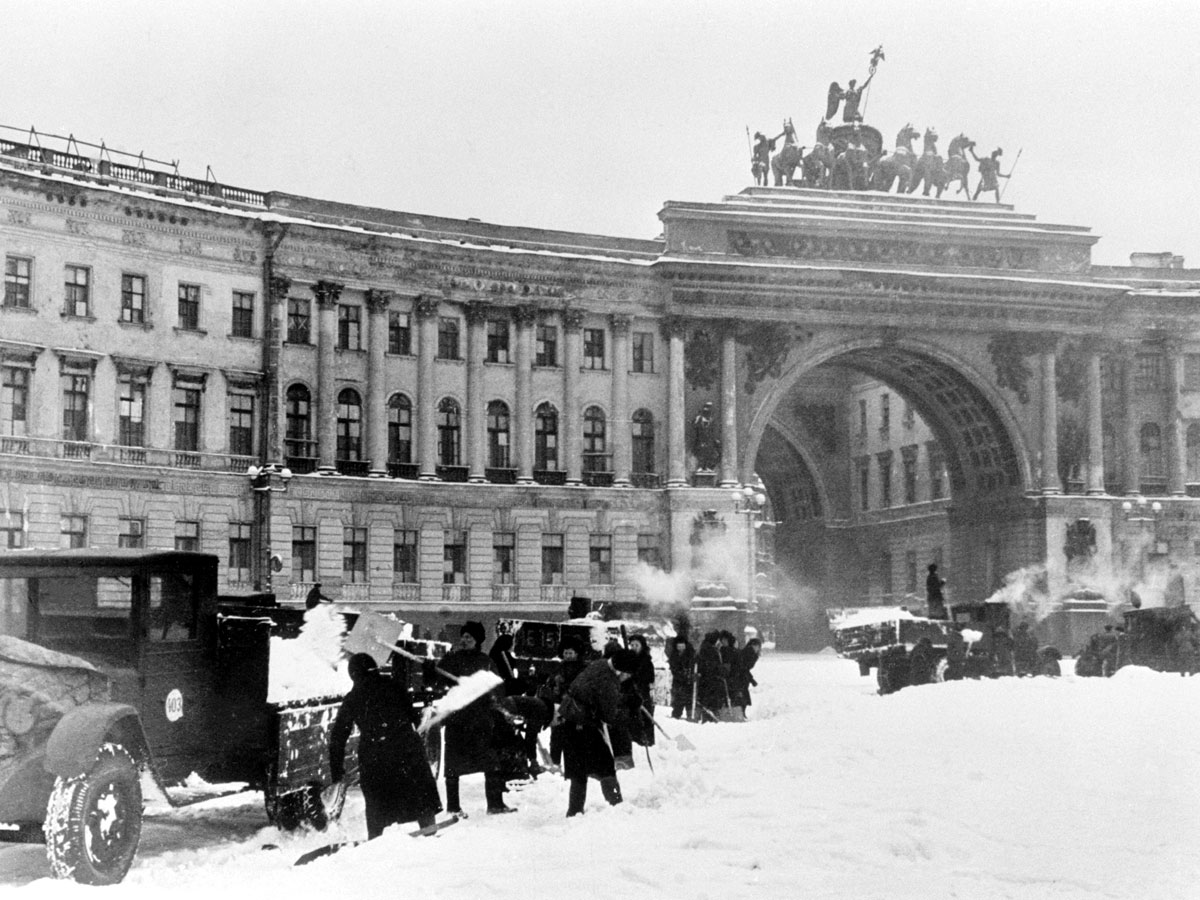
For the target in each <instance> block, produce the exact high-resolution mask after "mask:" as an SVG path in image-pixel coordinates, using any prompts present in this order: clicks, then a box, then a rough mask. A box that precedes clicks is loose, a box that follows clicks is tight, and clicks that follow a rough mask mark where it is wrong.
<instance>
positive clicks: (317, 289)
mask: <svg viewBox="0 0 1200 900" xmlns="http://www.w3.org/2000/svg"><path fill="white" fill-rule="evenodd" d="M344 287H345V285H344V284H339V283H338V282H336V281H324V280H321V281H318V282H317V283H316V284H314V285H313V286H312V292H313V294H315V295H316V298H317V306H323V307H330V306H333V305H334V304H335V303H337V302H338V298H340V297H341V296H342V289H343V288H344Z"/></svg>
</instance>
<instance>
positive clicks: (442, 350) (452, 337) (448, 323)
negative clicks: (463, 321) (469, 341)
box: [437, 316, 460, 359]
mask: <svg viewBox="0 0 1200 900" xmlns="http://www.w3.org/2000/svg"><path fill="white" fill-rule="evenodd" d="M437 355H438V359H459V358H460V357H459V355H458V319H456V318H454V317H453V316H439V317H438V352H437Z"/></svg>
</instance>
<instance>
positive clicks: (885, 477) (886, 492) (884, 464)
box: [876, 450, 892, 509]
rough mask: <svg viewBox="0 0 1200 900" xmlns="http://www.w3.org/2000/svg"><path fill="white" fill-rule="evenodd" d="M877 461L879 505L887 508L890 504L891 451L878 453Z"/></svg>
mask: <svg viewBox="0 0 1200 900" xmlns="http://www.w3.org/2000/svg"><path fill="white" fill-rule="evenodd" d="M876 460H877V461H878V462H879V505H880V506H881V507H883V508H884V509H887V508H888V507H890V506H891V505H892V453H891V451H890V450H889V451H888V452H887V453H880V454H878V456H876Z"/></svg>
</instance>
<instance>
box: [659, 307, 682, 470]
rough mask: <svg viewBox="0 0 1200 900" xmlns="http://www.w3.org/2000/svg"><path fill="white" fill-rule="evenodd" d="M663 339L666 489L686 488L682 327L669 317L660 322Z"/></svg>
mask: <svg viewBox="0 0 1200 900" xmlns="http://www.w3.org/2000/svg"><path fill="white" fill-rule="evenodd" d="M662 328H663V333H664V334H665V336H666V338H667V487H683V486H685V485H686V484H687V446H686V429H685V428H684V415H685V411H684V376H683V353H684V344H683V336H684V323H683V320H682V319H680V318H678V317H676V316H670V317H668V318H667V319H665V320H664V321H663V324H662Z"/></svg>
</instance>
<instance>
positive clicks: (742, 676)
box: [729, 638, 762, 715]
mask: <svg viewBox="0 0 1200 900" xmlns="http://www.w3.org/2000/svg"><path fill="white" fill-rule="evenodd" d="M761 651H762V641H761V640H759V639H758V638H751V639H750V640H748V641H746V646H744V647H742V649H740V650H739V651H738V652H737V662H736V664H735V665H733V666H732V667H731V668H730V671H729V695H730V697H731V698H732V699H733V705H734V706H737V707H739V708H740V709H741V710H742V714H743V715H745V713H746V707H747V706H749V705H750V703H751V701H750V686H751V685H754V686H755V687H758V682H757V681H755V680H754V674H753V669H754V667H755V666H756V665H757V664H758V656H759V653H760V652H761Z"/></svg>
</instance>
